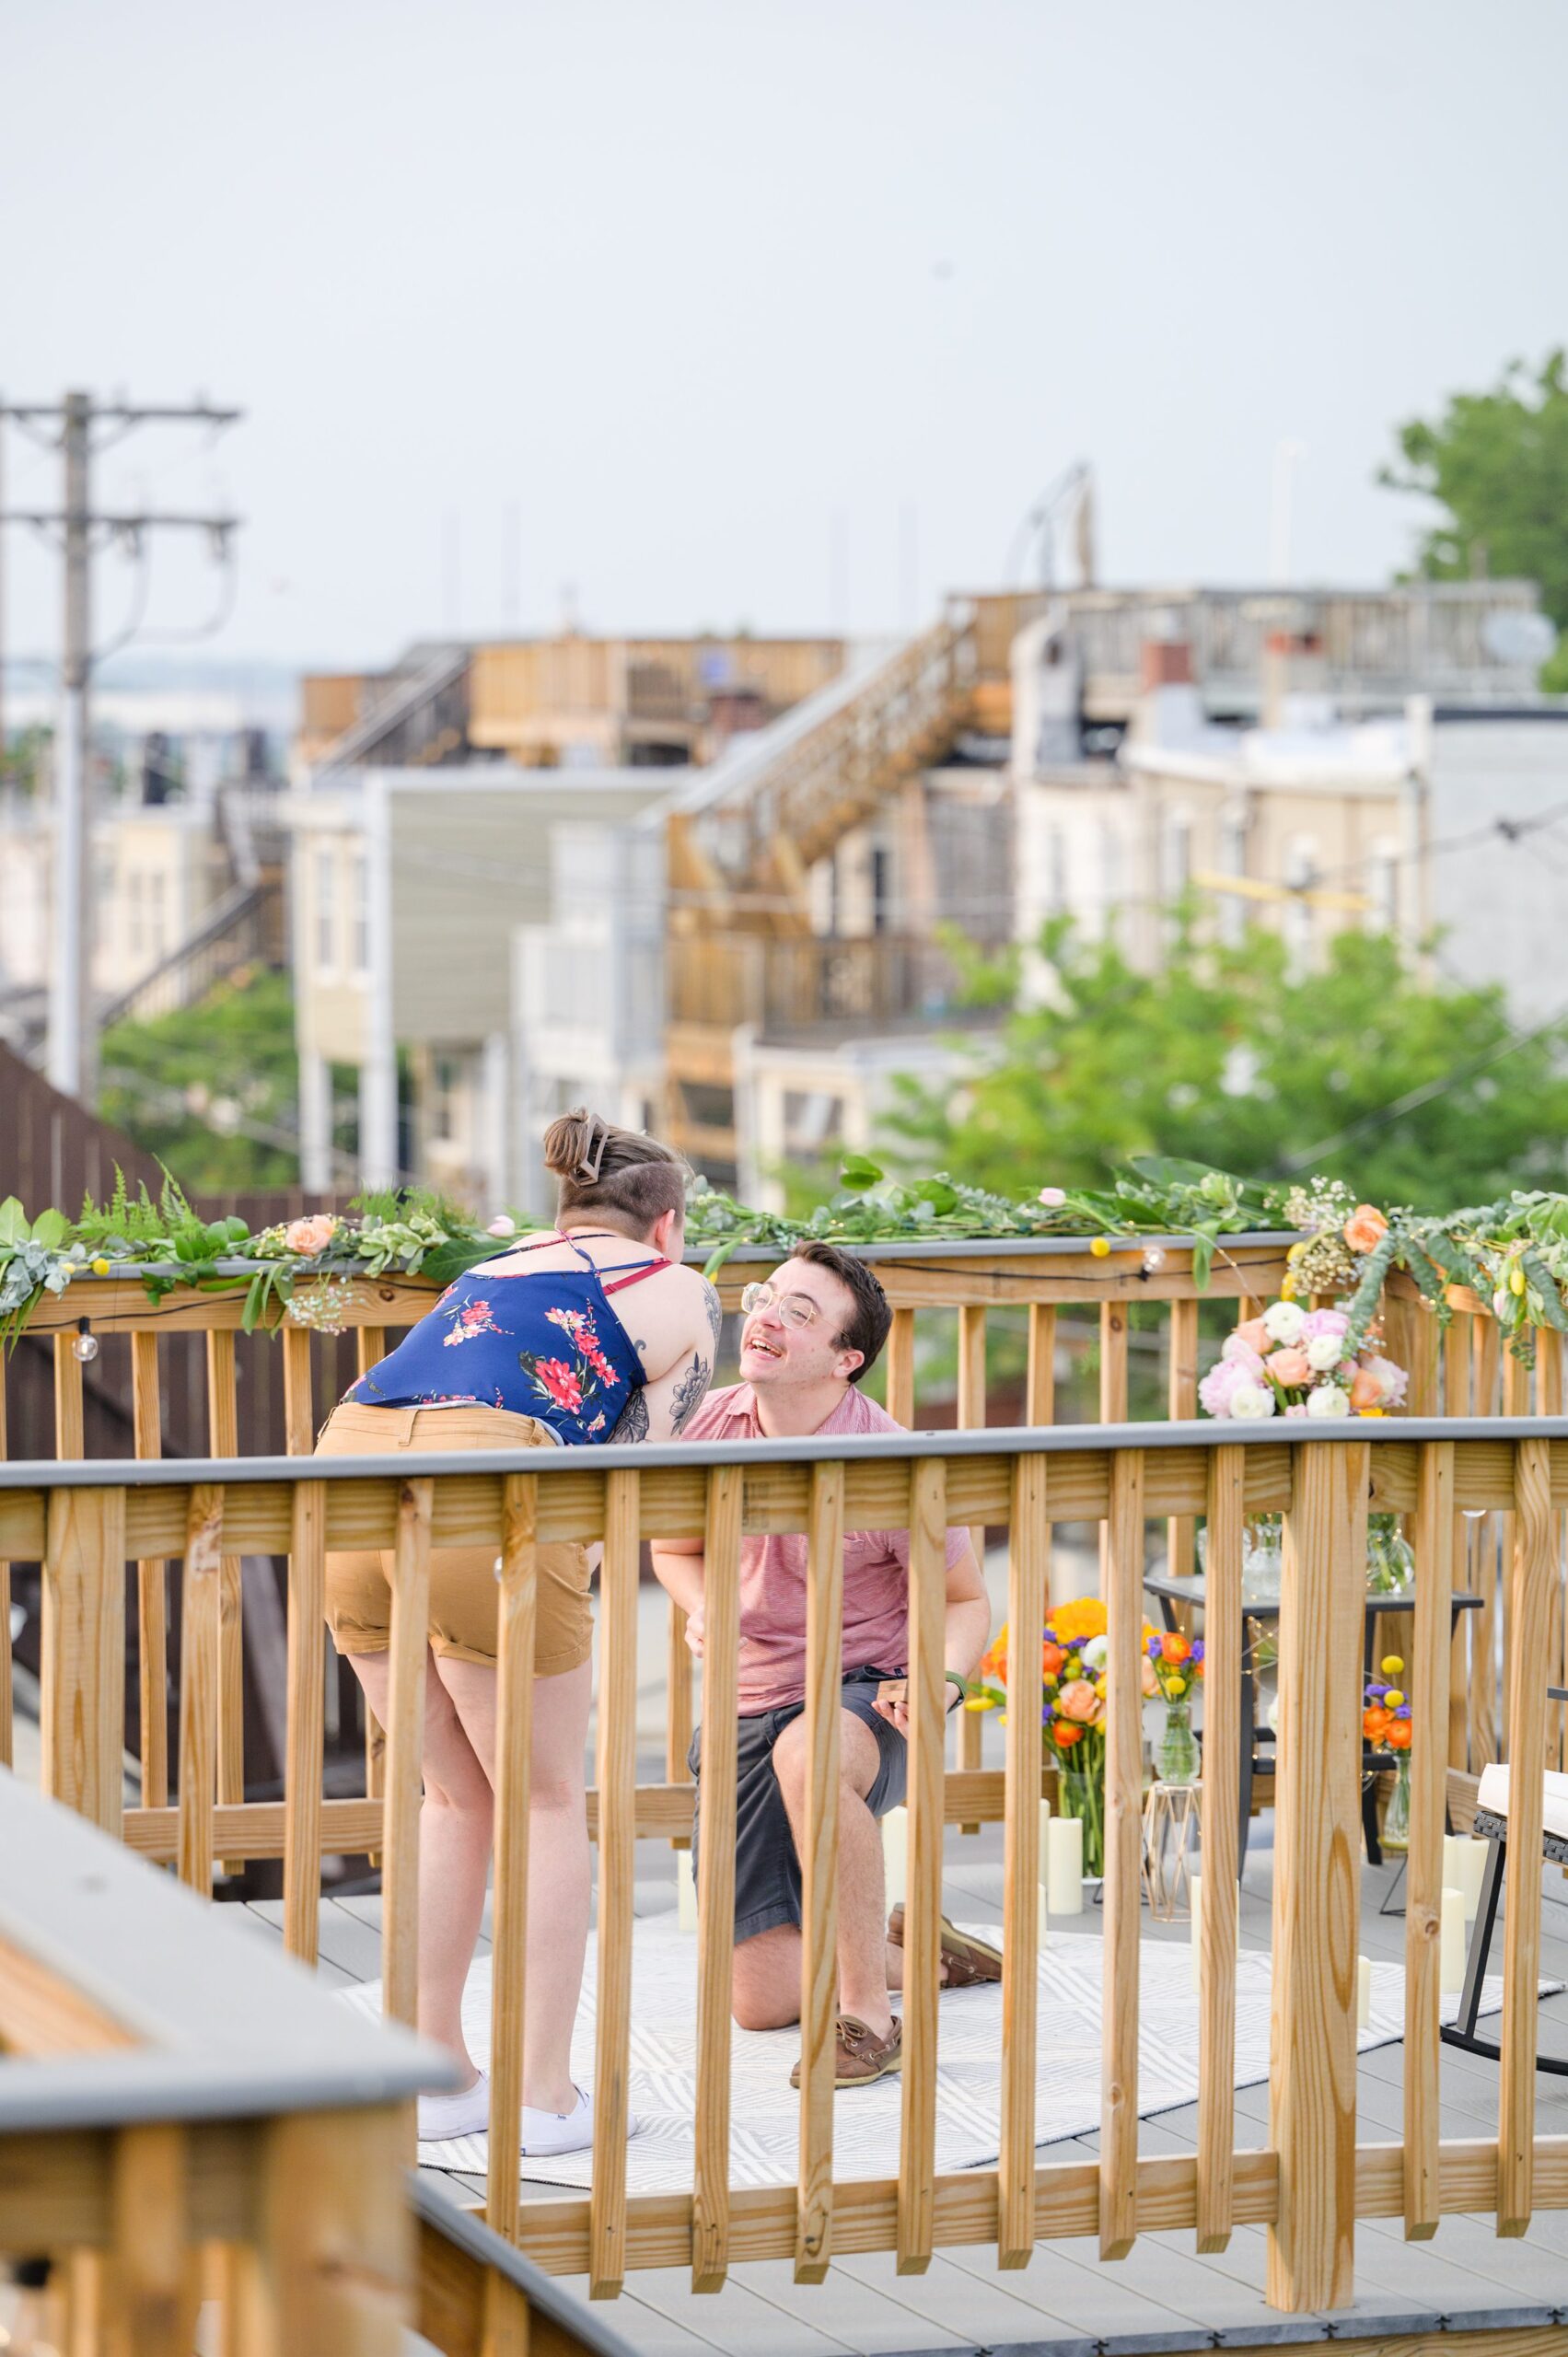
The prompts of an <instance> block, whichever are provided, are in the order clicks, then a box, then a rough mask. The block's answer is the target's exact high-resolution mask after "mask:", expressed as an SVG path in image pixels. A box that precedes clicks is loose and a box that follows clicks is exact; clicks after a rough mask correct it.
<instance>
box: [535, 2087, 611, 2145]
mask: <svg viewBox="0 0 1568 2357" xmlns="http://www.w3.org/2000/svg"><path fill="white" fill-rule="evenodd" d="M576 2095H577V2100H576V2103H575V2106H574V2107H573V2108H572V2110H570V2111H535V2110H534V2109H533V2107H532V2106H531V2105H529V2104H525V2105H524V2106H523V2136H522V2149H523V2156H524V2158H525V2159H526V2160H536V2159H538V2158H540V2156H541V2155H543V2154H550V2153H586V2152H587V2150H588V2148H589V2147H590V2145H591V2144H592V2143H593V2141H594V2107H593V2099H592V2097H591V2096H586V2095H585V2094H584V2093H583V2090H582V2089H581V2087H579V2088H578V2089H577V2091H576ZM636 2132H637V2120H636V2116H635V2114H634V2113H633V2112H630V2111H629V2112H628V2113H627V2115H626V2133H627V2135H628V2136H634V2135H635V2134H636Z"/></svg>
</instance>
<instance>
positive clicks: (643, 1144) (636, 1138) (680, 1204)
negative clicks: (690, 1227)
mask: <svg viewBox="0 0 1568 2357" xmlns="http://www.w3.org/2000/svg"><path fill="white" fill-rule="evenodd" d="M544 1167H545V1168H546V1169H547V1170H549V1171H551V1172H552V1173H553V1175H554V1177H555V1178H556V1179H558V1180H559V1182H560V1185H559V1190H558V1193H557V1197H556V1206H555V1213H556V1217H557V1218H558V1219H562V1218H564V1216H565V1214H566V1213H568V1212H576V1211H598V1212H609V1213H619V1214H620V1216H621V1218H622V1219H624V1220H629V1221H632V1222H633V1223H634V1224H635V1225H636V1226H637V1227H638V1228H639V1229H640V1230H641V1232H642V1233H643V1234H644V1235H646V1234H647V1233H648V1231H649V1230H650V1229H651V1228H652V1226H653V1225H654V1223H655V1221H656V1220H658V1219H661V1218H662V1217H663V1215H664V1213H666V1212H678V1211H682V1210H684V1208H685V1204H686V1181H687V1179H689V1178H690V1177H691V1171H690V1169H689V1168H688V1167H687V1164H686V1160H685V1157H684V1156H683V1155H679V1154H677V1153H676V1151H675V1149H674V1147H673V1146H668V1145H661V1144H659V1141H658V1140H657V1138H650V1137H645V1135H644V1134H643V1132H641V1131H640V1130H622V1129H618V1128H617V1127H616V1125H615V1123H614V1122H613V1121H606V1120H602V1119H601V1118H600V1116H599V1115H598V1113H589V1112H587V1111H586V1110H585V1109H584V1108H583V1107H582V1106H581V1105H579V1106H578V1107H576V1109H575V1110H574V1111H573V1112H570V1113H563V1114H562V1115H561V1116H560V1118H559V1120H553V1121H552V1123H551V1125H550V1127H549V1129H548V1130H546V1132H545V1133H544Z"/></svg>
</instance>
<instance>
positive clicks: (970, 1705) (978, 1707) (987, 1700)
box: [964, 1694, 996, 1711]
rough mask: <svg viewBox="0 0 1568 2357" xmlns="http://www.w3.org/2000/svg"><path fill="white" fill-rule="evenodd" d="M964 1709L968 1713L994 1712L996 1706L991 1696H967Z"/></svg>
mask: <svg viewBox="0 0 1568 2357" xmlns="http://www.w3.org/2000/svg"><path fill="white" fill-rule="evenodd" d="M964 1708H965V1710H966V1711H994V1709H995V1708H996V1705H995V1703H994V1702H993V1701H992V1699H991V1697H990V1695H989V1694H966V1695H965V1696H964Z"/></svg>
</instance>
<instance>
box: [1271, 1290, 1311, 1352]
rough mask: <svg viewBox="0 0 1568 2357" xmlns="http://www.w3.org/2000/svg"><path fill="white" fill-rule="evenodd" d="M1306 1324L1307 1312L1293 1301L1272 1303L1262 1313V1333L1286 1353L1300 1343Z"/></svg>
mask: <svg viewBox="0 0 1568 2357" xmlns="http://www.w3.org/2000/svg"><path fill="white" fill-rule="evenodd" d="M1306 1323H1307V1312H1306V1311H1305V1310H1304V1309H1303V1308H1301V1307H1300V1306H1298V1304H1296V1303H1295V1302H1294V1301H1272V1302H1271V1303H1270V1304H1269V1306H1268V1307H1267V1309H1265V1310H1264V1312H1263V1331H1264V1333H1265V1334H1267V1336H1268V1338H1269V1340H1270V1341H1271V1342H1278V1343H1279V1345H1280V1347H1281V1349H1282V1350H1286V1351H1288V1350H1290V1349H1291V1348H1292V1346H1293V1345H1294V1344H1295V1343H1296V1342H1299V1341H1300V1340H1301V1329H1302V1328H1303V1327H1304V1326H1305V1325H1306Z"/></svg>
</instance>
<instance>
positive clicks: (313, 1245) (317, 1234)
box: [283, 1212, 338, 1260]
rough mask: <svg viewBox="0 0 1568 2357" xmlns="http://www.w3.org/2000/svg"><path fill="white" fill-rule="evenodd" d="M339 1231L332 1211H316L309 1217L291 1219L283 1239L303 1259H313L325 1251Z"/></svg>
mask: <svg viewBox="0 0 1568 2357" xmlns="http://www.w3.org/2000/svg"><path fill="white" fill-rule="evenodd" d="M337 1232H338V1224H337V1221H336V1220H335V1219H334V1218H333V1217H332V1215H331V1213H330V1212H314V1213H312V1214H311V1216H310V1217H309V1218H308V1219H294V1220H290V1222H289V1224H288V1225H287V1226H286V1227H285V1230H284V1232H283V1240H284V1242H285V1244H286V1245H287V1246H288V1248H289V1250H290V1251H291V1252H297V1253H298V1254H299V1255H300V1257H301V1258H302V1259H303V1260H314V1259H315V1258H316V1255H317V1253H318V1252H324V1251H325V1250H326V1248H327V1247H328V1245H329V1244H330V1243H331V1240H332V1238H333V1237H334V1236H335V1235H336V1234H337Z"/></svg>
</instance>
